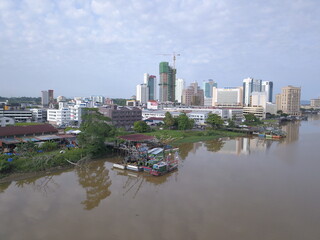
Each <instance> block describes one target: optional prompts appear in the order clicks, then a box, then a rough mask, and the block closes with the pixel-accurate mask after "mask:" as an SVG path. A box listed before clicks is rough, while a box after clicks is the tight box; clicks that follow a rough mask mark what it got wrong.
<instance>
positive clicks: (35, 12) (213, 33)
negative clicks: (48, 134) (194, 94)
mask: <svg viewBox="0 0 320 240" xmlns="http://www.w3.org/2000/svg"><path fill="white" fill-rule="evenodd" d="M124 3H125V4H124ZM164 10H165V11H164ZM319 12H320V7H319V5H318V4H317V1H315V0H313V1H311V0H305V1H298V0H293V1H281V2H279V1H268V2H265V1H255V2H252V1H243V2H241V3H240V2H238V1H235V0H228V1H223V2H222V1H200V2H199V1H188V2H180V1H171V2H168V3H166V4H164V3H161V4H160V3H159V2H156V1H155V2H148V3H146V2H145V1H143V2H142V1H135V2H132V3H127V2H123V1H117V2H108V1H103V2H102V1H97V0H93V1H68V3H65V2H60V3H59V2H53V1H45V0H44V1H36V0H28V1H27V0H26V1H20V2H15V1H9V0H2V1H1V3H0V16H1V18H0V36H1V37H0V53H1V54H0V76H1V77H0V79H1V82H2V83H4V84H3V87H1V89H0V96H4V97H12V96H35V97H36V96H40V91H41V90H43V89H55V93H56V96H58V95H62V96H67V97H72V96H90V95H93V94H95V95H104V96H109V97H112V98H116V97H119V98H120V97H123V98H130V96H131V95H133V94H134V89H135V86H136V85H137V84H139V83H141V82H142V79H143V78H142V76H143V73H145V72H148V73H150V74H154V75H156V77H157V79H158V80H160V76H159V75H158V66H159V65H158V64H159V62H169V63H170V65H172V56H170V55H168V56H164V55H161V54H172V53H173V52H176V53H179V54H180V56H178V57H177V60H176V68H177V76H176V77H177V78H183V79H185V81H186V83H187V85H189V84H190V83H192V82H194V81H197V82H198V83H201V82H202V81H203V80H206V79H213V80H214V81H216V82H217V83H218V84H219V87H228V86H230V87H237V86H241V83H242V80H243V79H245V78H248V77H253V78H255V79H262V80H263V81H272V82H273V83H274V94H277V93H280V91H281V88H282V87H284V86H287V85H293V86H298V87H302V91H301V92H302V96H301V99H303V100H309V99H312V98H317V97H318V96H320V90H319V88H315V87H314V84H315V81H316V79H315V76H319V73H320V70H319V69H318V65H319V61H320V60H319V58H318V56H319V52H320V48H319V44H318V42H320V33H319V31H317V30H316V29H319V23H320V14H319ZM163 26H167V27H163ZM122 83H123V84H122Z"/></svg>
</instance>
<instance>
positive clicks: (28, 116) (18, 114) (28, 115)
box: [0, 109, 32, 122]
mask: <svg viewBox="0 0 320 240" xmlns="http://www.w3.org/2000/svg"><path fill="white" fill-rule="evenodd" d="M0 117H8V118H13V119H14V120H15V121H16V122H31V120H32V112H31V111H29V110H4V109H0Z"/></svg>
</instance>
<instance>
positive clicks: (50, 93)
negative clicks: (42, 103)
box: [48, 90, 54, 104]
mask: <svg viewBox="0 0 320 240" xmlns="http://www.w3.org/2000/svg"><path fill="white" fill-rule="evenodd" d="M48 96H49V103H51V104H53V103H54V98H53V90H48Z"/></svg>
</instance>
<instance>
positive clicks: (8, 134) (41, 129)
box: [0, 124, 58, 139]
mask: <svg viewBox="0 0 320 240" xmlns="http://www.w3.org/2000/svg"><path fill="white" fill-rule="evenodd" d="M56 133H58V130H57V129H56V128H55V127H53V126H52V125H50V124H39V125H28V126H7V127H3V128H0V138H3V139H6V138H15V137H27V136H40V135H46V134H56Z"/></svg>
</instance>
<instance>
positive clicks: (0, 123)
mask: <svg viewBox="0 0 320 240" xmlns="http://www.w3.org/2000/svg"><path fill="white" fill-rule="evenodd" d="M14 123H15V121H14V119H13V118H9V117H0V127H5V126H8V125H14Z"/></svg>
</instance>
